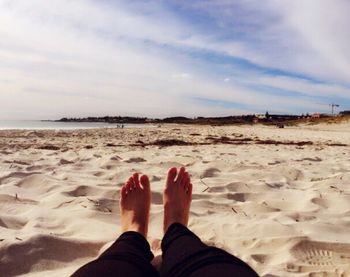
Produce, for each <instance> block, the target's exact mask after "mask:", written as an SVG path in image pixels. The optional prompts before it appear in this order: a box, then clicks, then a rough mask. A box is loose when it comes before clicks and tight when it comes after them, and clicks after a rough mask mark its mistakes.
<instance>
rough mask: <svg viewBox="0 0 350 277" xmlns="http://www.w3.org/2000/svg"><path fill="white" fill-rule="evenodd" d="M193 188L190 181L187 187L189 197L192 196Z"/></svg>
mask: <svg viewBox="0 0 350 277" xmlns="http://www.w3.org/2000/svg"><path fill="white" fill-rule="evenodd" d="M192 188H193V186H192V183H189V184H188V188H187V194H188V195H189V197H192Z"/></svg>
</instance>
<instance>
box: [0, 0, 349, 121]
mask: <svg viewBox="0 0 350 277" xmlns="http://www.w3.org/2000/svg"><path fill="white" fill-rule="evenodd" d="M306 2H307V3H309V4H306ZM187 3H189V2H184V6H185V8H186V7H188V5H189V4H187ZM198 3H199V4H197V5H195V6H194V8H195V9H199V10H200V11H201V12H206V13H209V14H210V16H211V17H212V18H213V20H214V21H216V22H217V24H218V26H219V27H220V28H222V31H223V32H227V31H228V30H230V28H233V27H234V28H238V29H239V28H240V29H239V30H235V32H236V33H237V34H241V35H240V36H238V35H237V36H236V37H235V36H233V37H232V36H231V37H230V38H227V39H220V34H216V33H215V32H214V33H213V32H210V31H208V30H206V29H205V28H201V27H198V26H197V25H196V24H191V22H188V21H184V20H182V18H179V17H178V16H177V15H176V13H174V12H172V11H171V10H168V9H167V8H166V7H165V6H164V5H161V3H160V2H157V1H156V2H152V1H149V2H147V4H142V3H141V2H138V3H136V4H132V3H128V2H123V1H113V2H112V1H104V2H102V1H82V0H77V1H68V0H50V1H44V0H30V1H28V0H17V1H13V0H11V1H6V0H0V61H1V64H0V83H1V91H0V101H1V104H2V109H1V110H0V118H5V117H6V118H14V117H17V118H23V117H24V116H25V117H29V118H47V117H49V118H56V117H60V116H84V115H106V114H124V115H126V114H130V115H147V116H167V115H171V114H172V115H174V114H185V115H191V116H195V115H198V113H200V114H201V115H215V114H217V115H219V114H220V115H222V114H223V113H234V112H237V111H243V110H244V111H254V109H256V110H259V111H260V110H262V111H264V110H266V109H268V107H270V106H271V107H274V109H275V110H278V111H292V110H293V108H294V107H305V110H307V108H310V109H313V108H316V106H315V104H313V103H312V102H310V101H307V100H305V99H298V98H295V99H293V101H292V102H291V101H289V100H290V98H287V99H288V101H287V102H286V98H285V97H283V96H278V97H277V96H276V97H274V98H273V99H266V97H265V96H264V95H263V94H262V93H261V92H258V91H254V90H252V89H247V88H246V87H245V85H247V84H257V85H271V86H274V87H277V88H282V89H286V90H288V89H289V90H295V91H297V92H301V93H304V94H306V95H310V96H329V97H331V96H336V97H343V98H349V96H348V95H349V94H348V92H349V90H348V89H347V88H346V86H343V85H341V84H337V83H336V81H337V80H340V81H342V82H343V83H348V80H349V74H350V73H349V72H350V67H349V60H350V56H349V55H350V54H349V53H350V52H349V51H347V48H348V46H349V37H350V36H348V31H347V29H346V26H349V24H350V22H349V19H348V17H347V15H346V10H347V8H348V7H349V4H348V2H346V1H342V0H336V1H332V2H330V1H326V0H318V1H313V0H310V1H309V2H308V1H284V2H283V3H284V4H283V5H282V4H280V2H278V1H275V0H267V1H266V3H265V2H264V3H265V4H264V5H261V1H257V0H254V1H248V2H246V1H237V2H235V3H236V4H235V5H233V4H232V1H200V2H198ZM140 5H141V6H140ZM330 7H331V8H332V9H331V8H330ZM235 9H236V10H235ZM237 10H238V12H240V13H239V14H237ZM328 10H331V11H332V12H330V13H327V11H328ZM323 14H325V16H322V17H320V15H323ZM233 15H238V16H240V17H239V18H238V19H236V21H235V22H238V21H240V22H242V26H241V27H239V26H240V25H235V24H234V23H235V22H231V21H232V18H235V17H233ZM230 20H231V21H230ZM232 24H233V25H232ZM256 26H259V27H260V28H259V29H258V30H255V29H254V28H255V27H256ZM334 30H337V31H336V32H334ZM248 31H249V32H248ZM164 45H165V46H164ZM172 47H174V48H176V49H181V50H184V52H185V53H183V52H181V51H176V49H175V50H172V49H171V48H172ZM168 48H170V50H169V49H168ZM190 50H191V51H202V50H205V51H207V52H209V53H213V52H215V53H221V54H225V55H231V56H234V57H238V58H242V59H246V60H249V61H251V62H255V63H258V64H260V65H263V66H267V67H270V66H272V67H277V68H281V69H285V70H290V71H298V72H300V73H307V74H310V75H311V76H314V77H315V78H325V80H326V81H332V80H334V82H328V83H320V84H315V83H312V82H309V81H305V80H302V79H298V78H290V77H281V76H276V77H268V76H266V75H264V74H259V73H256V72H255V73H251V72H246V71H242V70H240V68H239V67H238V69H237V70H236V72H235V73H236V74H237V76H236V77H233V76H230V77H226V76H228V75H229V74H230V73H231V69H230V67H228V68H226V67H225V66H226V65H225V64H223V65H222V68H220V70H217V68H216V67H215V66H214V65H213V66H211V65H210V62H207V61H201V59H200V58H198V57H192V56H191V55H189V56H188V55H186V51H190ZM223 63H224V62H223ZM208 64H209V65H208ZM218 66H219V67H220V66H221V65H218ZM255 75H256V76H255ZM223 81H224V82H223ZM329 83H331V84H329ZM196 97H197V98H205V99H212V100H220V101H229V102H233V103H239V104H242V105H243V106H247V107H248V108H246V109H243V108H242V109H237V108H232V109H231V108H227V107H226V108H225V107H221V108H220V110H219V109H218V108H216V109H214V108H210V107H209V106H208V105H205V104H204V103H201V104H200V103H198V102H195V101H192V100H190V99H194V98H196Z"/></svg>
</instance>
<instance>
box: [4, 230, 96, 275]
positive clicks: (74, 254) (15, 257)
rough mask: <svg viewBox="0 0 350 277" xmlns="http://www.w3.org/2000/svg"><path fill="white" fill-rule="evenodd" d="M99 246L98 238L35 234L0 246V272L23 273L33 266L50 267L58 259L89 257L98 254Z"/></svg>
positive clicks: (60, 260) (65, 260) (61, 260)
mask: <svg viewBox="0 0 350 277" xmlns="http://www.w3.org/2000/svg"><path fill="white" fill-rule="evenodd" d="M102 246H103V243H101V242H84V241H76V240H75V241H74V240H69V239H63V238H57V237H53V236H48V235H38V236H35V237H32V238H30V239H29V240H26V241H19V242H18V243H15V244H11V245H7V246H5V247H2V248H1V249H0V257H2V259H1V266H0V276H3V277H5V276H17V275H21V274H26V273H28V272H30V271H31V270H32V269H33V268H34V267H36V268H45V269H46V270H50V269H55V268H57V264H59V263H64V262H66V263H68V262H71V261H74V260H76V259H78V258H84V257H91V258H93V257H96V256H97V255H98V253H99V250H100V249H101V247H102ZM18 261H24V262H20V263H19V262H18Z"/></svg>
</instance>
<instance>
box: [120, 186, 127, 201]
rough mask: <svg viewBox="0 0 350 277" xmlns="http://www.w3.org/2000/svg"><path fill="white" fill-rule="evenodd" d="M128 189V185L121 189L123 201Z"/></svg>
mask: <svg viewBox="0 0 350 277" xmlns="http://www.w3.org/2000/svg"><path fill="white" fill-rule="evenodd" d="M126 191H127V188H126V186H125V185H124V186H123V187H122V188H121V190H120V197H121V200H122V201H123V199H124V198H125V197H126V194H127V193H126Z"/></svg>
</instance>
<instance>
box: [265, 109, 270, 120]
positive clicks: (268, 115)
mask: <svg viewBox="0 0 350 277" xmlns="http://www.w3.org/2000/svg"><path fill="white" fill-rule="evenodd" d="M265 117H266V118H267V119H268V118H269V117H270V114H269V112H268V111H266V113H265Z"/></svg>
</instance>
